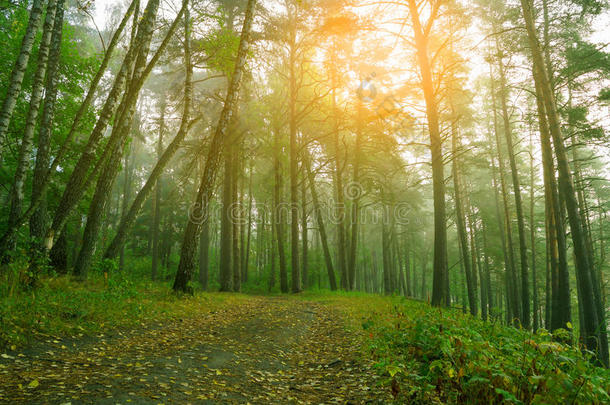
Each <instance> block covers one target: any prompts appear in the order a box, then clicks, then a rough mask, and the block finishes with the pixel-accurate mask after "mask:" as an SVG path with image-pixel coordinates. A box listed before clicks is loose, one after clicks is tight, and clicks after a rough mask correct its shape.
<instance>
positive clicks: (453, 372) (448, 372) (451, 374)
mask: <svg viewBox="0 0 610 405" xmlns="http://www.w3.org/2000/svg"><path fill="white" fill-rule="evenodd" d="M447 374H448V375H449V378H453V376H455V370H454V369H453V368H450V369H449V370H447Z"/></svg>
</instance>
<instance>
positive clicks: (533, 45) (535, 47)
mask: <svg viewBox="0 0 610 405" xmlns="http://www.w3.org/2000/svg"><path fill="white" fill-rule="evenodd" d="M521 7H522V11H523V18H524V20H525V25H526V29H527V36H528V40H529V45H530V51H531V53H532V59H533V61H534V80H535V81H536V82H537V83H538V86H539V88H540V90H541V93H542V101H543V103H544V107H545V111H546V115H547V119H548V126H549V132H550V134H551V138H552V140H553V144H554V146H555V155H556V157H557V166H558V168H559V186H560V187H559V189H560V192H561V194H562V195H563V197H564V200H565V204H566V208H567V212H568V220H569V222H570V231H571V235H572V243H573V246H574V256H575V263H576V277H577V280H578V281H579V284H580V291H581V295H580V299H579V301H580V302H581V305H582V309H583V311H582V313H583V321H584V325H583V326H584V329H583V330H582V331H581V333H582V335H583V336H584V341H585V343H586V346H587V348H588V349H589V350H591V351H593V352H594V353H595V354H596V356H597V359H598V361H599V362H600V363H602V364H604V365H605V366H608V352H607V350H605V348H607V336H606V335H605V333H600V331H601V330H604V331H605V328H606V324H605V316H604V314H603V313H602V311H601V309H602V308H601V296H600V292H599V289H598V288H596V287H597V286H596V275H595V271H593V268H592V264H591V263H589V258H588V253H587V247H586V241H585V235H584V232H583V226H582V223H581V217H580V213H579V207H578V202H577V200H576V194H575V191H574V183H573V181H572V174H571V172H570V168H569V163H568V158H567V154H566V151H565V146H564V144H563V136H562V134H561V126H560V125H561V124H560V120H559V114H558V112H557V106H556V104H555V98H554V95H553V89H552V86H551V81H550V79H549V77H548V75H547V73H546V71H545V70H544V66H545V64H544V60H543V57H542V52H541V49H540V44H539V40H538V36H537V33H536V27H535V25H534V17H533V12H532V4H531V1H529V0H521ZM604 337H606V339H605V341H604Z"/></svg>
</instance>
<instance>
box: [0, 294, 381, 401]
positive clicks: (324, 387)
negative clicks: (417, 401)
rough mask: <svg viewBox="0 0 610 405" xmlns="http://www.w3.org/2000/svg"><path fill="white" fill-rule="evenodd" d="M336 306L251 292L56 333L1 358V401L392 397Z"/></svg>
mask: <svg viewBox="0 0 610 405" xmlns="http://www.w3.org/2000/svg"><path fill="white" fill-rule="evenodd" d="M345 321H346V318H345V314H344V313H343V312H342V311H340V310H339V309H338V308H336V307H334V306H333V305H332V303H324V302H311V301H305V300H301V299H295V298H285V297H258V296H257V297H251V298H248V300H245V301H240V302H236V303H229V305H228V306H227V307H226V308H223V309H222V310H218V311H211V312H209V313H205V314H200V316H197V317H193V318H192V319H174V320H172V321H169V322H165V323H163V324H160V323H157V324H150V325H142V326H141V328H137V329H133V330H130V331H122V332H116V333H114V334H108V335H98V336H96V337H89V338H77V339H64V340H58V339H53V340H49V341H47V342H46V343H43V342H41V343H39V344H37V345H34V346H33V347H31V348H29V349H27V350H26V351H22V352H21V353H19V352H15V353H10V354H8V355H3V358H1V359H0V381H1V383H0V402H4V403H53V404H66V403H71V404H81V403H100V404H118V403H120V404H126V403H129V404H149V403H155V404H156V403H180V404H186V403H203V404H212V403H252V404H255V403H278V404H279V403H282V404H284V403H316V404H317V403H342V404H346V403H348V404H349V403H353V404H356V403H385V402H389V401H390V400H391V399H392V397H391V395H390V392H389V390H388V388H382V387H380V386H379V384H377V382H378V378H379V377H378V376H377V375H376V373H375V371H374V370H373V368H372V363H371V362H370V361H369V360H364V359H362V356H361V355H360V351H359V350H360V345H359V344H358V341H357V338H356V337H354V336H352V335H351V334H350V333H349V332H347V331H346V328H345Z"/></svg>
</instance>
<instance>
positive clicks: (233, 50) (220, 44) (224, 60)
mask: <svg viewBox="0 0 610 405" xmlns="http://www.w3.org/2000/svg"><path fill="white" fill-rule="evenodd" d="M199 47H200V49H201V50H202V51H204V52H205V54H206V55H208V58H207V65H208V66H209V67H210V68H211V69H213V70H216V71H218V72H222V73H224V74H226V75H227V76H230V75H231V73H232V72H233V69H234V66H235V58H236V56H237V48H238V47H239V36H238V35H237V34H236V33H235V32H233V31H230V30H228V29H226V28H222V29H220V30H217V31H214V32H212V33H211V34H210V35H208V36H207V37H205V38H204V39H203V40H202V41H201V42H200V44H199Z"/></svg>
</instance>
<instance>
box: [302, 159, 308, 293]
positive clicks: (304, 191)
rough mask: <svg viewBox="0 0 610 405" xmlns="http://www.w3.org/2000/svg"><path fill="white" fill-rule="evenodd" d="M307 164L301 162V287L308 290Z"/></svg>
mask: <svg viewBox="0 0 610 405" xmlns="http://www.w3.org/2000/svg"><path fill="white" fill-rule="evenodd" d="M304 166H305V164H304V163H303V162H301V233H302V235H301V243H302V250H303V254H302V255H301V286H302V288H303V289H305V288H307V285H308V283H309V280H308V277H309V274H308V268H307V267H308V260H309V236H308V229H307V182H306V179H305V177H306V176H307V175H306V173H305V170H304Z"/></svg>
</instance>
